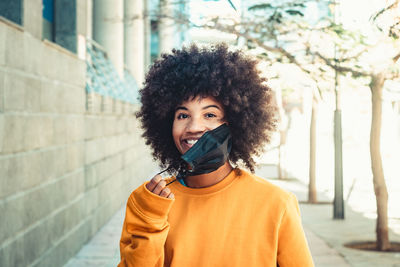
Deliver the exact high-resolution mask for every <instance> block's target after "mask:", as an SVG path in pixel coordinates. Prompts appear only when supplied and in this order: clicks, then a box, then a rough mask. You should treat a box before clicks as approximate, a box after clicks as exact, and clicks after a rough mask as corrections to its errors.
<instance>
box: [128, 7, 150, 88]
mask: <svg viewBox="0 0 400 267" xmlns="http://www.w3.org/2000/svg"><path fill="white" fill-rule="evenodd" d="M143 4H144V3H143V0H125V2H124V12H125V14H124V16H125V17H124V20H125V24H124V26H125V28H124V30H125V32H124V33H125V42H124V48H125V64H126V66H127V67H128V69H129V70H130V72H131V73H132V75H133V77H135V79H136V81H137V83H138V85H139V87H140V86H141V84H142V83H143V78H144V54H145V53H144V52H145V51H144V42H145V39H144V21H143V11H144V5H143Z"/></svg>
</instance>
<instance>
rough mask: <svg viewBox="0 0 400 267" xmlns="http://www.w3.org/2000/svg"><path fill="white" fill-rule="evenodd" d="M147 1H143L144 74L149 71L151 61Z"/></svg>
mask: <svg viewBox="0 0 400 267" xmlns="http://www.w3.org/2000/svg"><path fill="white" fill-rule="evenodd" d="M149 5H150V4H149V1H147V0H146V1H144V14H145V16H144V17H143V23H144V66H145V67H144V72H145V73H146V72H147V70H148V69H149V66H150V63H151V59H150V50H151V49H150V46H151V24H150V16H149V15H148V14H150V8H149Z"/></svg>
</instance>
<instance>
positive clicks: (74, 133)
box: [64, 115, 85, 143]
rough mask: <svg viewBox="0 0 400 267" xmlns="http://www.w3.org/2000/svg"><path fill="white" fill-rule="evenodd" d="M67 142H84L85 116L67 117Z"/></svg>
mask: <svg viewBox="0 0 400 267" xmlns="http://www.w3.org/2000/svg"><path fill="white" fill-rule="evenodd" d="M64 119H65V123H66V127H67V129H66V130H67V142H68V143H75V142H81V141H83V140H84V130H85V128H84V121H85V120H84V117H83V115H74V116H66V117H65V118H64Z"/></svg>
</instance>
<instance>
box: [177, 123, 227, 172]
mask: <svg viewBox="0 0 400 267" xmlns="http://www.w3.org/2000/svg"><path fill="white" fill-rule="evenodd" d="M231 148H232V141H231V133H230V130H229V127H228V125H226V124H222V125H221V126H219V127H217V128H215V129H214V130H212V131H208V132H206V133H204V134H203V136H202V137H201V138H200V139H199V140H198V141H197V142H196V144H194V146H193V147H191V148H190V149H189V150H188V151H186V153H185V154H183V155H182V156H181V158H182V159H183V160H184V161H186V162H187V163H188V165H189V166H190V167H188V169H187V170H184V171H181V172H179V174H178V175H177V178H178V179H182V178H185V177H186V176H195V175H200V174H205V173H210V172H213V171H215V170H217V169H218V168H219V167H221V166H222V165H224V164H225V162H226V161H227V159H228V156H229V153H230V152H231Z"/></svg>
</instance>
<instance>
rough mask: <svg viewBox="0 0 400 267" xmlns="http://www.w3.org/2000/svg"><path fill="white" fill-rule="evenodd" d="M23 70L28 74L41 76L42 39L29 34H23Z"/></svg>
mask: <svg viewBox="0 0 400 267" xmlns="http://www.w3.org/2000/svg"><path fill="white" fill-rule="evenodd" d="M24 44H25V45H24V55H25V66H24V70H25V71H26V72H28V73H30V74H34V75H38V76H40V75H41V74H42V62H41V59H42V53H43V47H44V46H43V42H42V37H40V38H37V37H35V36H32V35H30V34H24Z"/></svg>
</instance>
